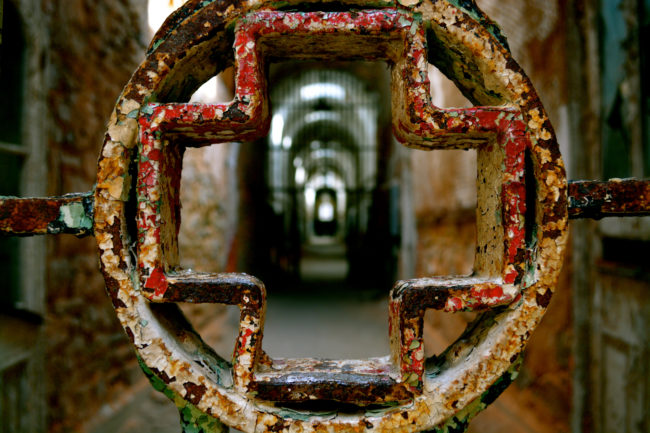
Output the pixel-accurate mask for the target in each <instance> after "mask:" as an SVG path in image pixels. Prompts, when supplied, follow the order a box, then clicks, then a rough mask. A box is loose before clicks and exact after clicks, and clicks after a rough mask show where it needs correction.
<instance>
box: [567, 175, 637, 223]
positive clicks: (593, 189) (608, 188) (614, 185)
mask: <svg viewBox="0 0 650 433" xmlns="http://www.w3.org/2000/svg"><path fill="white" fill-rule="evenodd" d="M639 215H650V182H649V181H644V180H638V179H611V180H609V181H607V182H598V181H577V182H570V183H569V218H572V219H576V218H594V219H600V218H603V217H611V216H639Z"/></svg>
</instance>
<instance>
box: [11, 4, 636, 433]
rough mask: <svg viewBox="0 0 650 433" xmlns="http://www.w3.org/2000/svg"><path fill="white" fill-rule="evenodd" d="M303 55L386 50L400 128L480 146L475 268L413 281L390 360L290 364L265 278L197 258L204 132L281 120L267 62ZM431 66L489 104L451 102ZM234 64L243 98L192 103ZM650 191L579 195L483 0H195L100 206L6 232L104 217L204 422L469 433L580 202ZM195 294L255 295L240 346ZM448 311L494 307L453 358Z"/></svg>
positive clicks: (125, 296)
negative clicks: (440, 100) (199, 322)
mask: <svg viewBox="0 0 650 433" xmlns="http://www.w3.org/2000/svg"><path fill="white" fill-rule="evenodd" d="M280 7H281V8H282V10H279V9H280ZM319 7H323V8H327V9H328V11H325V12H322V11H320V12H319V11H316V10H315V9H318V8H319ZM289 58H290V59H312V58H332V59H364V60H383V61H386V62H387V63H389V65H390V66H391V68H392V80H393V83H392V101H391V103H392V105H393V113H394V117H393V128H394V131H395V134H396V136H397V138H398V139H399V140H400V141H401V142H402V143H403V144H404V145H406V146H410V147H414V148H418V149H425V150H429V149H437V148H462V149H468V148H474V149H476V150H477V154H478V195H479V198H478V207H477V229H478V238H477V239H478V242H477V252H476V260H475V266H474V269H475V272H474V275H472V276H471V277H454V278H425V279H417V280H409V281H403V282H398V283H396V285H395V287H394V289H393V290H392V292H391V300H390V324H389V325H388V327H389V330H388V337H389V338H390V340H391V354H390V355H389V356H387V357H384V358H376V359H367V360H317V359H270V358H269V357H268V356H266V354H264V352H263V351H262V345H261V344H262V336H263V326H264V311H265V297H266V295H265V287H264V285H263V283H262V282H260V281H259V280H257V279H255V278H254V277H250V276H248V275H245V274H201V273H195V272H189V271H183V270H182V269H179V260H178V246H177V239H176V238H177V234H178V229H179V225H180V199H179V183H180V171H181V165H182V157H183V152H184V149H185V146H203V145H208V144H211V143H217V142H226V141H231V140H251V139H254V138H257V137H260V136H263V135H264V134H266V132H267V130H268V125H269V114H270V112H269V111H270V110H269V106H268V98H267V89H266V78H265V62H269V61H277V60H282V59H289ZM429 62H430V63H433V64H434V65H435V66H437V67H438V68H439V69H441V70H442V71H443V72H445V73H446V74H447V75H448V76H449V77H450V78H451V79H452V80H453V81H454V82H455V84H456V85H457V86H458V87H459V88H460V89H461V90H462V91H463V93H464V94H465V95H467V96H468V97H469V98H470V99H471V100H472V102H474V103H475V104H476V105H477V107H474V108H471V109H464V110H445V109H440V108H438V107H435V106H434V105H433V104H432V103H431V98H430V89H429V82H428V78H427V67H428V63H429ZM232 64H234V65H235V66H236V71H237V75H236V92H235V93H236V94H235V97H234V100H233V101H232V102H231V103H229V104H220V105H203V104H187V103H184V102H183V101H185V100H187V99H188V98H189V96H190V95H191V94H192V93H193V91H194V90H196V88H197V87H198V85H199V84H200V83H202V82H204V81H206V80H207V79H208V78H210V77H211V76H213V75H214V74H215V73H217V72H219V71H221V70H223V69H225V68H226V67H228V66H230V65H232ZM134 174H135V177H134V178H132V176H133V175H134ZM648 190H649V188H648V185H647V183H643V182H634V181H623V182H620V183H618V184H615V183H612V182H610V183H605V184H597V183H581V184H573V185H572V186H571V192H570V197H571V201H570V202H568V201H567V182H566V178H565V173H564V168H563V164H562V160H561V156H560V153H559V150H558V145H557V143H556V139H555V135H554V131H553V128H552V126H551V125H550V123H549V120H548V117H547V115H546V113H545V111H544V108H543V107H542V105H541V103H540V101H539V99H538V97H537V94H536V92H535V90H534V88H533V87H532V85H531V83H530V82H529V80H528V78H527V77H526V75H525V74H524V73H523V71H522V70H521V68H520V67H519V66H518V65H517V63H516V62H515V61H514V60H513V59H512V57H511V54H510V52H509V50H508V47H507V44H506V43H505V40H504V39H503V37H502V36H501V34H500V31H499V30H498V27H496V25H494V23H492V22H491V21H490V20H489V19H488V18H487V17H485V16H484V15H483V14H482V13H481V12H480V10H479V9H478V8H477V7H476V5H475V4H474V3H473V2H471V1H467V2H466V1H463V2H460V1H456V0H447V1H445V0H421V1H420V0H414V1H410V0H409V1H400V2H399V3H398V2H394V1H390V0H380V1H372V2H370V1H365V0H345V1H343V2H337V3H331V6H330V5H329V4H328V2H325V3H318V4H306V3H302V2H301V1H298V0H288V1H285V2H282V4H275V3H273V2H268V1H264V0H257V1H250V2H242V1H219V2H217V1H210V0H208V1H205V0H189V1H188V2H186V3H185V4H184V5H183V6H182V7H181V8H179V9H178V10H177V11H176V12H175V13H174V14H173V15H172V16H171V17H170V18H169V19H168V20H167V22H166V23H165V25H163V27H162V28H161V29H160V30H159V31H158V33H157V34H156V36H155V38H154V41H153V42H152V45H151V47H150V49H149V51H148V54H147V58H146V59H145V61H144V62H143V63H142V65H141V66H140V68H139V69H138V70H137V71H136V72H135V74H134V75H133V77H132V79H131V81H130V82H129V83H128V84H127V85H126V87H125V88H124V91H123V93H122V95H121V97H120V99H119V100H118V102H117V105H116V107H115V111H114V112H113V114H112V116H111V119H110V122H109V126H108V131H107V134H106V137H105V141H104V146H103V148H102V152H101V156H100V159H99V162H98V176H97V187H96V190H95V193H94V205H93V201H92V198H91V197H90V196H88V195H84V196H77V197H62V198H53V199H15V198H9V199H7V198H0V231H2V232H5V233H14V234H22V235H26V234H37V233H60V232H74V233H76V234H85V233H87V232H88V228H87V227H86V226H87V225H89V221H92V222H93V224H94V225H93V228H94V234H95V236H96V238H97V243H98V246H99V255H100V262H101V269H102V272H103V274H104V278H105V281H106V287H107V291H108V294H109V295H110V297H111V299H112V302H113V305H114V307H115V310H116V313H117V315H118V318H119V320H120V322H121V323H122V325H123V327H124V329H125V331H126V333H127V334H128V336H129V338H130V339H131V341H132V342H133V344H134V346H135V348H136V350H137V356H138V359H139V361H140V363H141V365H142V368H143V370H144V371H145V373H146V374H147V376H148V377H149V379H150V381H151V383H152V384H153V386H154V387H155V388H156V389H157V390H159V391H161V392H164V393H165V395H167V396H168V397H169V398H170V399H171V400H172V401H174V403H175V404H176V405H177V406H178V407H179V409H180V410H181V417H182V424H183V425H184V428H185V429H186V430H187V431H196V430H199V429H203V431H206V432H208V431H210V432H217V431H218V432H221V431H224V430H225V429H226V427H225V425H229V426H232V427H235V428H237V429H239V430H242V431H244V432H247V433H253V432H260V433H261V432H265V431H287V432H288V431H305V432H325V431H327V432H333V431H355V432H361V431H391V432H411V431H422V430H434V431H462V430H464V429H465V428H466V426H467V423H468V422H469V420H470V419H471V418H472V417H473V416H474V415H475V414H476V413H477V412H478V411H480V410H482V409H483V408H485V407H486V406H487V405H488V404H490V403H491V402H492V401H494V399H495V398H496V397H497V396H498V395H499V393H500V392H501V391H503V389H505V387H506V386H507V385H508V384H509V383H510V382H511V381H512V379H513V377H514V376H515V375H516V368H517V366H518V363H519V359H520V356H519V355H520V353H521V351H522V350H523V348H524V347H525V345H526V342H527V340H528V338H529V336H530V333H531V331H532V330H533V329H534V328H535V326H536V325H537V324H538V322H539V320H540V319H541V317H542V315H543V314H544V311H545V309H546V307H547V306H548V304H549V302H550V299H551V296H552V293H553V290H554V288H555V286H556V282H557V277H558V273H559V270H560V267H561V263H562V259H563V255H564V249H565V244H566V237H567V222H568V217H569V214H570V215H571V216H572V217H576V218H577V217H601V216H608V215H614V214H616V215H619V214H622V213H634V214H645V213H647V207H648ZM619 200H629V201H630V203H628V204H621V203H619V202H618V201H619ZM134 204H135V206H134ZM79 206H81V207H82V209H83V212H81V210H80V209H79ZM73 208H74V209H73ZM134 208H135V209H134ZM91 211H94V215H93V213H92V212H91ZM60 221H63V223H60ZM134 223H135V224H134ZM61 224H64V225H61ZM82 229H84V230H86V231H85V232H84V231H81V230H82ZM75 230H77V231H75ZM134 246H135V248H133V247H134ZM176 302H194V303H197V302H211V303H223V304H231V305H237V306H239V308H240V310H241V317H240V330H239V335H238V338H237V342H236V346H235V348H234V353H233V359H232V360H225V359H222V358H221V357H219V355H217V354H216V353H214V351H212V350H211V349H210V348H209V347H207V346H206V345H205V344H204V343H203V341H202V340H201V338H200V337H199V336H198V335H197V334H196V333H195V332H194V331H193V329H192V328H191V326H190V325H189V324H188V323H187V321H186V320H185V318H184V317H183V315H182V314H181V313H180V311H179V310H178V308H177V307H176V306H175V305H174V303H176ZM428 308H434V309H440V310H444V311H448V312H455V311H461V310H474V311H484V313H483V314H482V315H480V316H479V317H478V318H477V320H476V321H475V322H474V323H473V324H471V325H470V326H469V327H468V328H467V330H466V331H465V333H464V334H463V335H462V336H461V338H459V339H458V340H457V341H456V342H455V343H454V344H453V345H452V346H450V347H449V348H448V349H447V350H446V351H445V352H444V353H443V354H441V355H439V356H437V357H434V358H431V359H425V356H424V346H423V344H424V343H423V340H422V321H423V314H424V311H425V310H426V309H428Z"/></svg>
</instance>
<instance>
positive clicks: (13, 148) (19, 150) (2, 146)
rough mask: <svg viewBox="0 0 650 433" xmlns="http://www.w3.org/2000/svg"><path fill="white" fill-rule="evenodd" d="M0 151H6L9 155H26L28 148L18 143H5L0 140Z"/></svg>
mask: <svg viewBox="0 0 650 433" xmlns="http://www.w3.org/2000/svg"><path fill="white" fill-rule="evenodd" d="M0 153H8V154H10V155H18V156H27V155H29V149H27V148H26V147H25V146H21V145H19V144H13V143H5V142H4V141H0Z"/></svg>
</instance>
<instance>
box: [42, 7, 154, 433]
mask: <svg viewBox="0 0 650 433" xmlns="http://www.w3.org/2000/svg"><path fill="white" fill-rule="evenodd" d="M37 7H42V8H43V11H44V13H45V14H46V15H47V17H48V26H47V27H46V28H42V29H39V31H40V32H47V33H49V47H48V48H49V49H48V56H47V57H46V58H44V59H42V60H41V62H42V67H43V68H45V69H46V70H47V84H46V85H47V93H46V104H47V113H48V119H43V120H44V121H46V120H47V121H48V131H47V171H48V178H47V185H48V187H47V193H48V194H49V195H58V194H62V193H67V192H75V191H88V190H90V189H92V188H93V184H94V182H95V178H96V173H97V167H96V166H97V157H98V155H99V150H100V148H101V144H102V141H103V135H104V132H105V125H106V122H107V120H108V117H109V115H110V113H111V111H112V108H113V104H114V103H115V101H116V99H117V97H118V95H119V94H120V92H121V89H122V87H123V86H124V84H125V83H126V82H127V81H128V79H129V77H130V75H131V74H132V72H133V71H134V70H135V68H136V66H137V65H138V63H139V62H140V61H141V60H142V59H143V58H144V50H145V47H146V43H147V42H148V40H147V36H148V35H147V34H146V32H145V30H146V29H145V27H144V18H145V17H146V14H145V13H146V0H111V1H107V0H106V1H100V2H98V1H95V0H44V1H42V2H41V3H40V4H39V5H38V6H37ZM42 181H43V182H45V181H46V179H42ZM47 258H48V259H47V278H46V280H47V282H46V315H45V332H46V337H47V338H46V341H47V343H46V364H45V365H46V370H47V374H46V381H47V386H46V387H47V405H48V425H49V430H50V431H52V432H62V431H73V430H74V429H75V428H76V427H77V426H78V425H79V424H80V423H81V422H83V421H85V420H88V419H91V418H92V417H93V416H95V413H96V412H97V410H98V409H99V408H100V407H101V406H102V405H103V404H104V402H106V401H109V400H111V399H112V397H113V396H115V395H116V394H117V393H118V392H119V391H120V390H122V389H124V388H125V387H127V386H129V385H130V384H131V382H132V381H134V380H136V379H137V380H139V379H140V376H139V375H138V376H135V377H132V376H131V375H129V371H132V370H134V369H135V367H136V366H135V358H134V356H133V350H132V348H131V345H130V343H129V342H128V339H127V338H126V335H125V334H124V331H123V330H122V328H121V327H120V326H119V323H118V321H117V317H116V316H115V313H114V311H113V308H112V306H111V303H110V302H109V299H108V297H107V296H106V294H105V290H104V280H103V279H102V276H101V274H100V273H99V271H98V261H97V247H96V243H95V240H94V238H86V239H81V240H80V239H76V238H74V237H72V236H68V235H65V236H58V237H53V238H49V239H48V240H47Z"/></svg>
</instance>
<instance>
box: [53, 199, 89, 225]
mask: <svg viewBox="0 0 650 433" xmlns="http://www.w3.org/2000/svg"><path fill="white" fill-rule="evenodd" d="M59 221H60V222H62V223H63V224H64V226H65V227H67V228H70V229H86V230H90V229H92V228H93V220H92V218H91V217H89V216H88V215H87V214H86V211H85V209H84V205H83V203H81V202H74V203H70V204H66V205H63V206H61V208H59Z"/></svg>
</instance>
